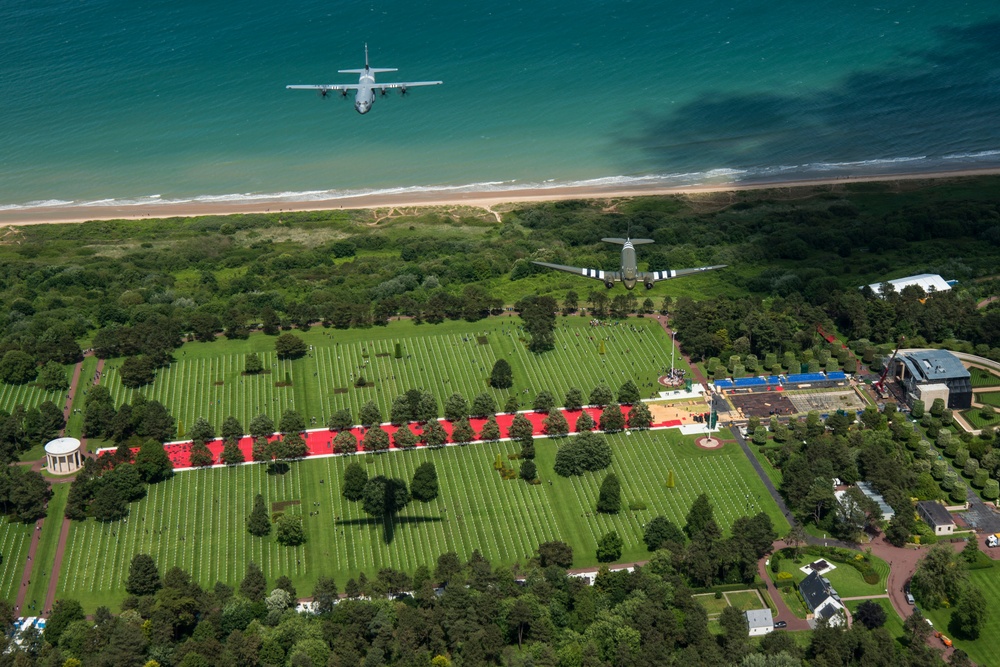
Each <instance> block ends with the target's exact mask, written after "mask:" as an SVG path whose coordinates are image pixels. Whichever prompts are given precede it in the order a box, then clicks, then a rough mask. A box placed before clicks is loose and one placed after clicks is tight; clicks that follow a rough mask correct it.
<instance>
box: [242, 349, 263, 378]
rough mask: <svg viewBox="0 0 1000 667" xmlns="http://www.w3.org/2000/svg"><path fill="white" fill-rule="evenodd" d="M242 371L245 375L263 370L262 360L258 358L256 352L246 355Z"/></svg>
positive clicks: (255, 373)
mask: <svg viewBox="0 0 1000 667" xmlns="http://www.w3.org/2000/svg"><path fill="white" fill-rule="evenodd" d="M243 372H244V373H245V374H246V375H257V374H258V373H263V372H264V362H262V361H261V360H260V356H258V355H257V353H256V352H251V353H250V354H248V355H247V358H246V361H245V362H244V363H243Z"/></svg>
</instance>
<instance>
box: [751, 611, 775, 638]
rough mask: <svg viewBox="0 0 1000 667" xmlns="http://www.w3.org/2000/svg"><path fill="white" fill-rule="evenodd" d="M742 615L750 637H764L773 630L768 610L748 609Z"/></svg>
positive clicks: (772, 621)
mask: <svg viewBox="0 0 1000 667" xmlns="http://www.w3.org/2000/svg"><path fill="white" fill-rule="evenodd" d="M743 615H744V616H746V619H747V627H748V628H749V629H750V636H751V637H757V636H760V635H766V634H767V633H769V632H771V631H772V630H774V618H773V617H772V616H771V610H770V609H748V610H746V611H745V612H743Z"/></svg>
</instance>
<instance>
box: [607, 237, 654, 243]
mask: <svg viewBox="0 0 1000 667" xmlns="http://www.w3.org/2000/svg"><path fill="white" fill-rule="evenodd" d="M601 240H602V241H604V242H605V243H617V244H618V245H625V242H626V241H631V242H632V245H642V244H643V243H656V241H654V240H653V239H622V238H617V237H614V238H606V239H601Z"/></svg>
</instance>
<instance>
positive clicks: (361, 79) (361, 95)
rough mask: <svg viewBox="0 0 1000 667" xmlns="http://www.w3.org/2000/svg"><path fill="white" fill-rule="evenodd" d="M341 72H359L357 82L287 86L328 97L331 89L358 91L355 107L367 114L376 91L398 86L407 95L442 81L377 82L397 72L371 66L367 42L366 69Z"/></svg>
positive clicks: (386, 90) (341, 92)
mask: <svg viewBox="0 0 1000 667" xmlns="http://www.w3.org/2000/svg"><path fill="white" fill-rule="evenodd" d="M337 71H338V72H340V73H341V74H358V75H359V76H358V82H357V83H324V84H318V85H301V86H285V88H287V89H288V90H318V91H319V96H320V97H326V96H327V95H328V94H329V93H330V91H331V90H335V91H337V92H339V93H340V94H341V95H342V96H343V97H347V93H348V91H351V90H353V91H356V92H355V94H354V108H355V109H357V111H358V113H360V114H365V113H368V112H369V111H371V109H372V105H373V104H375V91H376V90H377V91H379V92H380V93H381V94H382V97H385V94H386V92H388V90H389V89H390V88H397V89H399V92H400V94H401V95H405V94H406V91H407V89H409V88H414V87H416V86H438V85H441V84H442V83H443V82H442V81H407V82H405V83H376V82H375V75H376V74H379V73H381V72H395V71H397V70H396V68H394V67H389V68H386V67H369V65H368V45H367V44H365V68H364V69H341V70H337Z"/></svg>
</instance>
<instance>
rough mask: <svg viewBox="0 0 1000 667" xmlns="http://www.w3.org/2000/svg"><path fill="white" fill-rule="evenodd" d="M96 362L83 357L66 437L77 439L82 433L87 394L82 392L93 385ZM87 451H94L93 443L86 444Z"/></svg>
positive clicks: (94, 358)
mask: <svg viewBox="0 0 1000 667" xmlns="http://www.w3.org/2000/svg"><path fill="white" fill-rule="evenodd" d="M97 362H98V359H97V357H85V358H84V359H83V367H82V368H81V369H80V383H79V386H78V387H77V390H76V395H74V396H73V406H72V410H70V414H69V420H68V421H67V423H66V435H71V436H73V437H76V438H79V437H80V435H81V434H82V433H83V408H84V405H85V403H86V401H87V394H85V393H84V392H86V391H87V390H88V388H89V387H90V386H91V385H92V384H93V383H94V372H95V371H96V370H97ZM76 410H79V411H80V412H79V414H77V413H76V412H75V411H76ZM87 449H88V450H89V451H94V450H95V447H94V443H92V442H90V443H88V447H87Z"/></svg>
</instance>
